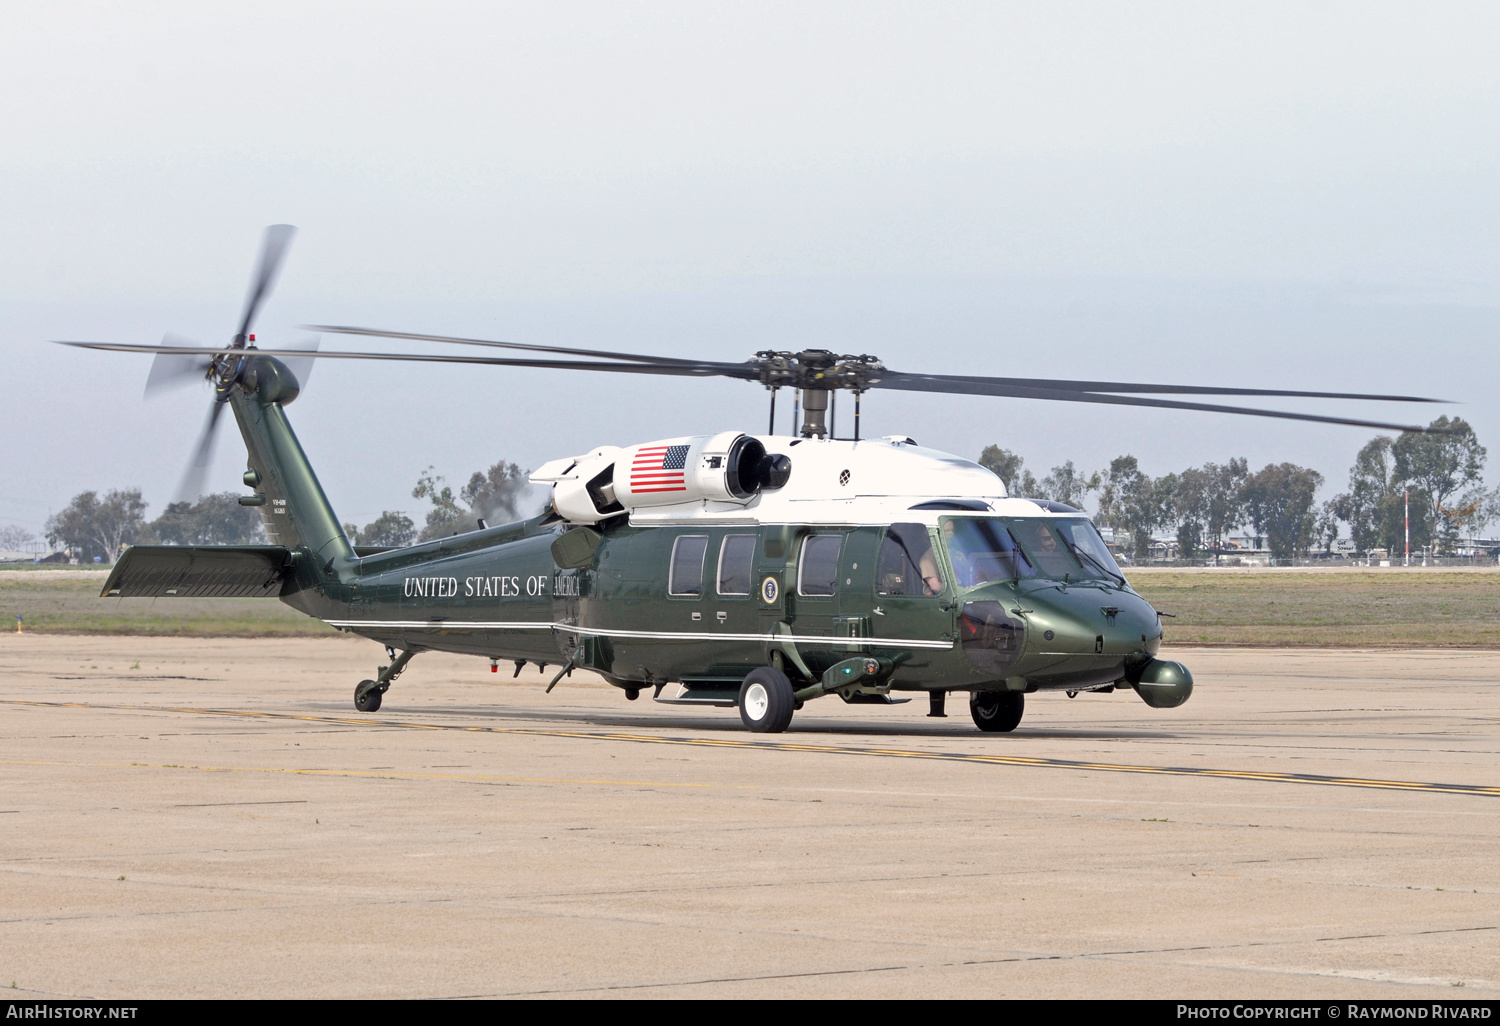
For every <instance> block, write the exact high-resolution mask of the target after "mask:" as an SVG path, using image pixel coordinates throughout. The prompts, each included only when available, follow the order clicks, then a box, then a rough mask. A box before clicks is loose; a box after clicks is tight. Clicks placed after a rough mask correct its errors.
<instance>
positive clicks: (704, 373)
mask: <svg viewBox="0 0 1500 1026" xmlns="http://www.w3.org/2000/svg"><path fill="white" fill-rule="evenodd" d="M56 341H57V344H58V345H61V346H78V347H80V348H82V349H101V350H104V351H105V352H111V353H160V352H164V351H170V352H174V353H175V352H183V350H180V349H171V350H164V349H163V347H161V346H137V345H129V344H126V343H122V342H72V341H63V340H56ZM186 351H187V352H195V353H203V354H205V355H209V356H219V355H223V354H224V352H225V350H223V349H214V348H211V347H208V346H205V347H203V348H202V349H190V350H186ZM281 352H282V350H277V349H250V350H245V351H243V352H241V351H238V350H236V351H235V355H245V356H279V355H280V354H281ZM296 358H297V359H304V360H313V359H317V360H395V361H404V362H408V363H465V364H477V365H479V366H495V367H544V368H555V369H558V370H592V371H614V372H616V373H620V374H656V375H663V376H668V377H698V378H703V377H725V378H739V379H741V380H744V381H759V380H760V371H759V369H757V368H756V367H754V366H752V365H750V364H746V363H710V362H707V361H704V362H697V361H693V362H689V361H683V362H681V363H672V364H649V363H605V362H603V361H588V360H523V359H516V358H513V357H505V356H445V355H442V354H439V353H350V352H318V353H299V354H298V356H297V357H296Z"/></svg>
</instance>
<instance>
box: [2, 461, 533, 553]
mask: <svg viewBox="0 0 1500 1026" xmlns="http://www.w3.org/2000/svg"><path fill="white" fill-rule="evenodd" d="M528 473H529V472H528V471H525V470H523V469H521V468H520V467H519V466H517V465H516V464H514V463H508V462H506V461H504V460H501V461H500V462H498V463H496V464H494V465H492V466H491V467H490V468H489V469H488V470H487V471H475V472H474V473H473V474H472V475H470V477H469V480H468V483H467V484H465V485H463V486H462V487H461V488H459V490H458V492H457V493H455V492H454V490H453V489H452V487H450V486H449V485H448V484H446V482H445V480H444V478H443V477H442V476H441V475H434V474H433V472H432V468H431V467H428V468H427V469H426V470H424V471H423V472H422V474H421V476H420V477H419V478H418V479H417V484H416V486H415V487H414V488H413V489H412V492H411V494H412V498H414V499H426V500H427V501H428V503H429V508H428V509H427V510H426V511H425V517H424V523H423V524H422V526H421V528H420V529H419V528H418V527H417V525H416V522H415V521H414V520H412V518H411V517H409V516H408V515H407V514H406V513H404V512H401V511H398V510H386V511H384V512H383V513H381V515H380V516H379V517H377V518H376V519H375V520H374V521H373V522H371V523H369V524H366V525H365V526H364V527H363V528H358V527H356V526H355V525H354V524H345V525H344V532H345V533H346V534H347V535H348V536H349V540H350V542H352V543H353V544H355V545H370V546H390V545H410V544H412V543H413V542H415V541H427V540H428V539H431V538H442V537H446V536H447V535H450V534H461V533H463V532H465V531H473V530H476V529H477V528H478V527H479V524H480V522H481V521H484V522H486V523H501V522H504V521H505V520H514V519H516V518H517V517H518V516H519V504H520V502H521V500H522V499H523V498H524V496H525V490H526V484H527V481H526V479H527V475H528ZM147 509H148V506H147V503H146V502H145V500H144V499H143V498H142V496H141V490H140V489H139V488H130V489H117V490H112V491H109V492H106V493H104V495H103V496H101V495H100V494H99V493H98V492H96V491H89V492H80V493H79V494H77V495H75V496H73V499H72V501H70V502H69V503H68V505H67V507H66V508H64V509H63V510H61V511H59V512H57V513H54V514H53V515H52V516H51V517H49V518H48V519H47V524H46V527H45V529H44V532H45V537H46V539H47V542H48V543H49V544H50V545H52V546H53V547H54V548H55V549H57V550H60V551H64V552H67V553H69V554H70V555H71V556H72V557H73V558H75V559H77V560H78V561H79V562H82V563H93V562H100V563H113V562H115V561H116V560H118V559H119V558H120V553H121V552H123V551H124V550H125V548H127V547H128V546H131V545H263V544H265V540H266V534H265V527H264V525H263V524H262V522H261V517H260V513H259V512H258V511H257V510H256V509H255V508H254V507H250V506H241V505H240V502H239V495H237V494H236V493H234V492H218V493H215V494H213V495H203V496H199V498H198V500H197V501H196V502H171V503H168V504H167V507H166V509H164V510H163V511H162V512H161V514H160V515H159V516H157V517H156V518H155V519H154V520H147V519H146V513H147ZM419 515H421V514H419ZM34 540H35V539H34V538H32V536H31V535H30V533H29V532H25V531H21V530H20V529H7V533H6V534H5V535H4V537H3V538H0V548H17V549H19V548H22V547H24V546H25V545H26V544H29V543H30V542H31V541H34Z"/></svg>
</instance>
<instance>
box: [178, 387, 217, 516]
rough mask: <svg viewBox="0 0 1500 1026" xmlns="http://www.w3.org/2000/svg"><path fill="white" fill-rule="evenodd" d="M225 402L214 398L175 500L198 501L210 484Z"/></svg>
mask: <svg viewBox="0 0 1500 1026" xmlns="http://www.w3.org/2000/svg"><path fill="white" fill-rule="evenodd" d="M224 405H225V404H224V403H221V402H219V401H218V400H217V399H215V400H214V402H213V405H212V406H210V407H209V408H208V419H207V420H205V421H204V422H203V430H202V431H201V432H199V434H198V443H197V444H196V445H195V446H193V458H192V461H191V462H190V463H188V468H187V471H186V472H185V473H184V474H183V475H182V482H181V483H180V484H179V485H178V486H177V498H176V499H175V500H173V501H175V502H197V501H198V497H199V496H200V495H202V494H203V489H204V488H206V487H207V486H208V471H209V467H210V465H211V464H212V463H213V458H214V441H215V439H216V438H217V437H218V431H219V415H220V414H222V413H223V412H224Z"/></svg>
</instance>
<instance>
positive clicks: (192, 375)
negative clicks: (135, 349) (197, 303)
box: [142, 333, 213, 399]
mask: <svg viewBox="0 0 1500 1026" xmlns="http://www.w3.org/2000/svg"><path fill="white" fill-rule="evenodd" d="M161 344H162V346H163V347H164V348H165V347H169V346H170V347H171V348H172V349H186V348H201V347H200V346H198V343H196V342H194V341H192V340H191V339H185V338H180V337H179V336H177V335H172V334H170V333H169V334H166V335H163V336H162V339H161ZM212 364H213V358H212V357H208V356H200V355H195V354H190V353H179V352H171V351H165V352H160V353H157V354H156V359H154V360H152V361H151V373H150V374H148V375H146V390H145V392H144V393H143V394H142V397H143V398H146V399H150V398H151V397H152V396H153V395H159V394H161V393H162V392H164V391H166V390H167V389H170V388H176V387H177V386H179V385H186V384H188V383H189V382H190V381H193V380H194V379H196V380H198V381H202V380H203V379H204V377H205V376H207V374H208V368H209V367H210V366H211V365H212Z"/></svg>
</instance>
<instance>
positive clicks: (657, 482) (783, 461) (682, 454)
mask: <svg viewBox="0 0 1500 1026" xmlns="http://www.w3.org/2000/svg"><path fill="white" fill-rule="evenodd" d="M790 467H791V464H790V463H789V462H788V460H787V458H786V457H785V456H773V457H768V456H767V455H766V448H765V446H764V445H762V444H761V442H760V440H759V439H757V438H753V437H751V436H750V435H746V434H742V433H740V432H738V431H724V432H721V433H719V434H717V435H695V436H692V437H687V438H668V439H665V440H663V441H657V442H646V443H644V444H642V445H632V446H629V447H627V448H625V449H620V448H616V447H614V446H604V447H601V448H599V449H595V450H594V451H593V452H591V453H589V454H588V455H587V456H579V457H575V458H572V459H564V460H553V461H552V462H551V463H548V464H546V465H545V466H543V467H541V468H539V469H538V470H537V471H536V473H534V474H532V475H531V481H532V483H534V484H551V485H552V505H553V508H555V509H556V510H557V512H558V513H559V514H560V515H561V516H563V517H564V518H566V519H567V520H570V521H572V522H574V523H585V524H592V523H598V522H599V521H600V520H603V519H605V518H606V517H609V516H613V515H615V514H616V513H620V512H623V511H625V510H631V509H640V508H643V507H649V506H674V505H678V504H680V503H685V502H696V501H699V500H711V501H717V502H732V503H738V504H746V503H749V502H750V501H751V500H752V499H754V498H755V496H756V495H757V494H758V493H759V492H760V491H761V490H762V488H779V487H781V485H783V484H785V483H786V479H787V475H788V474H789V473H790Z"/></svg>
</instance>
